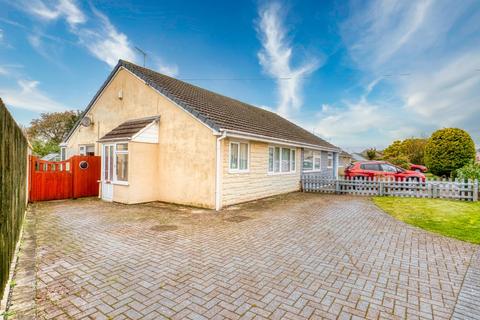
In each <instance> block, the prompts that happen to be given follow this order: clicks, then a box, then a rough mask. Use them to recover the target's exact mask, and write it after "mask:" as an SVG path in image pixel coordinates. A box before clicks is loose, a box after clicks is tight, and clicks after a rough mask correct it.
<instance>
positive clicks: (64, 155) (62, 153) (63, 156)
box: [60, 147, 67, 161]
mask: <svg viewBox="0 0 480 320" xmlns="http://www.w3.org/2000/svg"><path fill="white" fill-rule="evenodd" d="M65 160H67V148H66V147H60V161H65Z"/></svg>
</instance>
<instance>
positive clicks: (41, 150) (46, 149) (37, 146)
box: [32, 140, 60, 157]
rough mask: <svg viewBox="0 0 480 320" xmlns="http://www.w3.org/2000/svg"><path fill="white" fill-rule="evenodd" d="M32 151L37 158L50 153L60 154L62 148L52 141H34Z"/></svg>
mask: <svg viewBox="0 0 480 320" xmlns="http://www.w3.org/2000/svg"><path fill="white" fill-rule="evenodd" d="M32 151H33V153H34V154H36V155H37V156H40V157H43V156H46V155H47V154H49V153H58V152H60V146H59V145H58V143H54V142H51V141H47V142H44V141H41V140H32Z"/></svg>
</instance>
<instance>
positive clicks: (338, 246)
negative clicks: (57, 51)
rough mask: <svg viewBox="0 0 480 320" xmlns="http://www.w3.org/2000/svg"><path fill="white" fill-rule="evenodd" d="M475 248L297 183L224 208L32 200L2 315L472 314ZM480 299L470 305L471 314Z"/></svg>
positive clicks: (479, 255)
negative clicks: (287, 190)
mask: <svg viewBox="0 0 480 320" xmlns="http://www.w3.org/2000/svg"><path fill="white" fill-rule="evenodd" d="M479 262H480V252H479V247H478V246H475V245H472V244H468V243H465V242H461V241H458V240H454V239H449V238H446V237H443V236H440V235H436V234H433V233H429V232H426V231H423V230H421V229H418V228H415V227H412V226H409V225H407V224H404V223H402V222H400V221H397V220H395V219H393V218H392V217H390V216H389V215H387V214H385V213H383V212H382V211H381V210H380V209H378V208H377V207H376V206H375V205H374V204H373V203H372V202H371V201H370V200H369V199H367V198H360V197H347V196H335V195H318V194H302V193H293V194H289V195H284V196H279V197H275V198H270V199H265V200H260V201H256V202H253V203H248V204H243V205H238V206H234V207H230V208H227V209H225V210H223V211H221V212H218V213H217V212H214V211H210V210H203V209H195V208H188V207H182V206H175V205H168V204H163V203H148V204H141V205H130V206H127V205H121V204H115V203H106V202H102V201H100V200H98V199H78V200H68V201H55V202H45V203H39V204H35V205H33V206H32V207H31V211H30V212H29V214H28V217H27V222H26V226H25V232H24V238H23V240H22V250H21V252H20V256H19V263H18V265H17V269H16V275H15V282H16V284H15V287H14V290H13V294H12V295H11V301H10V309H9V312H8V314H9V315H10V316H9V319H11V318H17V319H35V318H37V319H364V318H367V319H405V318H408V319H450V318H452V317H454V318H456V319H467V318H470V317H473V318H474V317H477V319H480V316H479V313H478V310H479V304H478V301H479V300H478V297H479V296H480V295H479V292H480V288H479V287H480V286H479V283H478V282H479V278H480V273H479V270H478V264H479ZM475 310H476V311H477V313H475Z"/></svg>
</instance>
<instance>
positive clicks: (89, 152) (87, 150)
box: [78, 144, 95, 156]
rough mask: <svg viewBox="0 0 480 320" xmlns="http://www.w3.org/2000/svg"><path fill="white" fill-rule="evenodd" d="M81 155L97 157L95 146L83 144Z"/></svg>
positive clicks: (80, 147)
mask: <svg viewBox="0 0 480 320" xmlns="http://www.w3.org/2000/svg"><path fill="white" fill-rule="evenodd" d="M78 147H79V154H80V155H81V156H94V155H95V145H93V144H83V145H79V146H78Z"/></svg>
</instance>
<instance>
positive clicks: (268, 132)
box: [66, 60, 338, 149]
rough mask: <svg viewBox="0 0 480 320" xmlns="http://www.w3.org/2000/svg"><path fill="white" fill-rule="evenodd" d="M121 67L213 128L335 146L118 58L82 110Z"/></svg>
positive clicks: (284, 121)
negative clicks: (106, 77) (105, 79)
mask: <svg viewBox="0 0 480 320" xmlns="http://www.w3.org/2000/svg"><path fill="white" fill-rule="evenodd" d="M121 67H123V68H125V69H127V70H129V71H130V72H132V73H133V74H135V75H136V76H137V77H139V78H140V79H142V80H143V81H145V83H146V84H148V85H149V86H151V87H152V88H154V89H155V90H157V91H158V92H160V93H161V94H163V95H165V96H166V97H167V98H169V99H170V100H172V101H174V102H175V103H176V104H178V105H179V106H181V107H182V108H183V109H185V110H186V111H187V112H189V113H191V114H192V115H193V116H194V117H196V118H197V119H199V120H200V121H202V122H203V123H204V124H206V125H207V126H208V127H210V128H212V129H214V130H216V131H221V130H230V131H240V132H242V133H246V134H251V135H260V136H265V137H267V138H274V139H280V140H288V141H291V142H298V143H303V144H309V145H314V146H318V147H324V148H332V149H338V148H337V147H336V146H334V145H332V144H330V143H329V142H327V141H325V140H323V139H322V138H320V137H318V136H316V135H314V134H312V133H310V132H309V131H307V130H305V129H303V128H301V127H299V126H297V125H296V124H294V123H292V122H290V121H288V120H287V119H285V118H282V117H281V116H279V115H277V114H275V113H273V112H270V111H267V110H264V109H261V108H258V107H254V106H252V105H249V104H246V103H244V102H241V101H238V100H235V99H232V98H229V97H226V96H223V95H220V94H218V93H214V92H212V91H209V90H206V89H203V88H200V87H197V86H195V85H192V84H189V83H186V82H184V81H181V80H178V79H174V78H172V77H169V76H166V75H163V74H160V73H158V72H155V71H153V70H150V69H147V68H143V67H140V66H138V65H136V64H133V63H131V62H127V61H124V60H119V62H118V64H117V66H116V67H115V69H114V70H113V71H112V73H111V74H110V77H109V79H107V81H106V82H105V83H104V85H103V86H102V88H101V89H100V90H99V92H98V93H97V95H96V96H95V97H94V99H93V100H92V102H91V103H90V104H89V106H88V107H87V109H86V110H85V112H84V114H86V113H87V112H88V110H89V109H90V107H91V106H92V105H93V103H94V101H95V99H96V98H97V97H98V95H99V94H100V92H101V91H102V90H103V88H104V87H105V86H106V85H107V84H108V82H109V80H110V79H111V78H112V77H113V75H114V74H115V73H116V72H117V70H118V69H119V68H121ZM72 132H73V130H72V131H71V132H70V133H69V135H68V136H67V138H66V139H68V138H69V137H70V135H71V134H72Z"/></svg>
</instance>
